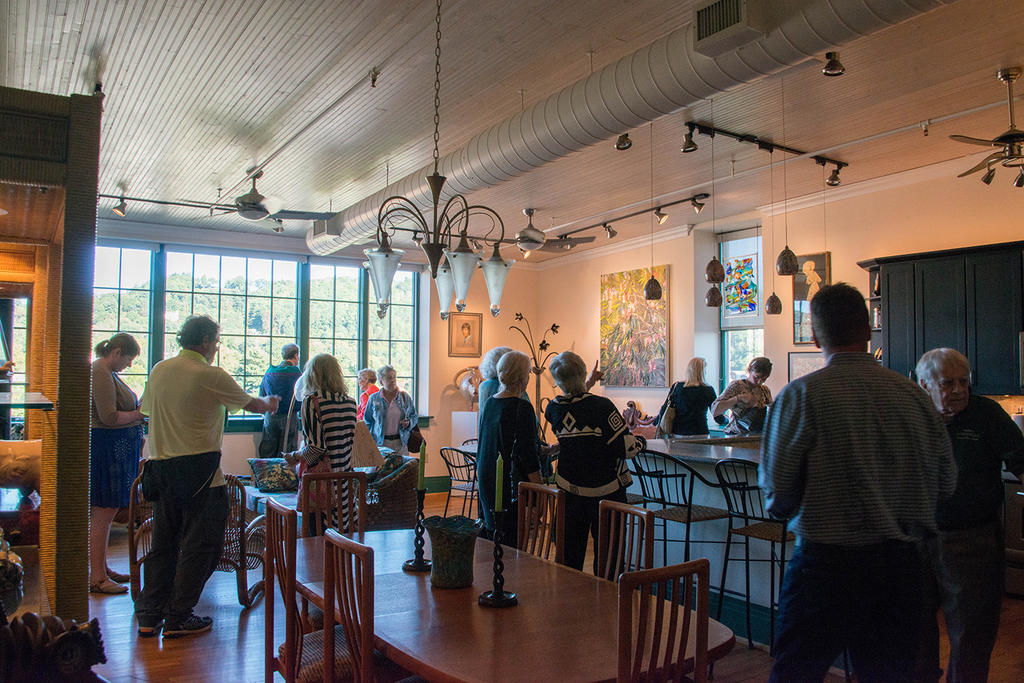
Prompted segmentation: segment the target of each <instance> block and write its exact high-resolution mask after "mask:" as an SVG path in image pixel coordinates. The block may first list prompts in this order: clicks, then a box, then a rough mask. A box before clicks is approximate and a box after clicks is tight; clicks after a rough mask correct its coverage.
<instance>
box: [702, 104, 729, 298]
mask: <svg viewBox="0 0 1024 683" xmlns="http://www.w3.org/2000/svg"><path fill="white" fill-rule="evenodd" d="M710 102H711V125H712V126H713V125H714V124H715V101H714V100H710ZM717 209H718V202H717V201H716V199H715V134H714V131H712V132H711V232H712V233H714V232H715V219H716V215H717V214H716V212H717ZM704 279H705V280H707V281H708V282H709V283H711V289H709V290H708V293H707V294H705V295H704V303H705V304H707V305H708V306H709V307H711V308H719V307H721V305H722V290H720V289H719V288H718V285H720V284H722V283H723V282H725V266H723V265H722V262H721V261H719V260H718V254H717V253H715V254H712V256H711V260H710V261H709V262H708V265H707V266H706V267H705V268H704Z"/></svg>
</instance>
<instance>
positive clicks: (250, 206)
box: [219, 171, 335, 223]
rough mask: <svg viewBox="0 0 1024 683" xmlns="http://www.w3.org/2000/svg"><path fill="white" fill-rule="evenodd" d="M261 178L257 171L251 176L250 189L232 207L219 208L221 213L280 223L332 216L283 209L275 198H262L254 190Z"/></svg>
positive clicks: (317, 219) (316, 219) (261, 175)
mask: <svg viewBox="0 0 1024 683" xmlns="http://www.w3.org/2000/svg"><path fill="white" fill-rule="evenodd" d="M262 177H263V171H257V172H256V173H255V174H254V175H253V176H252V189H250V190H249V191H248V192H246V193H245V194H243V195H241V196H238V197H235V205H234V207H233V208H232V207H230V206H221V207H219V208H223V209H224V211H223V213H231V212H237V213H238V215H239V216H241V217H242V218H245V219H248V220H250V221H259V220H263V219H264V218H270V219H272V220H276V221H278V222H279V223H280V221H325V220H328V219H329V218H331V217H332V216H334V215H335V214H334V213H331V212H327V211H292V210H290V209H285V208H283V206H282V202H281V200H280V199H278V198H277V197H264V196H263V195H262V194H260V193H259V191H258V190H257V189H256V181H257V180H259V179H260V178H262Z"/></svg>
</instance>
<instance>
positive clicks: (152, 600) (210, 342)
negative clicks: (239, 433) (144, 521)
mask: <svg viewBox="0 0 1024 683" xmlns="http://www.w3.org/2000/svg"><path fill="white" fill-rule="evenodd" d="M177 339H178V344H179V345H180V346H181V352H180V353H179V354H178V355H177V356H175V357H173V358H168V359H167V360H163V361H161V362H159V363H157V364H156V365H155V366H154V367H153V371H152V372H151V373H150V374H149V381H148V382H147V383H146V390H145V392H144V393H143V394H142V405H141V406H140V410H141V411H142V413H143V414H144V415H148V416H149V460H148V461H147V462H146V466H145V468H144V470H143V475H142V487H143V494H144V495H145V497H146V499H147V500H150V501H152V503H153V542H152V549H151V550H150V551H149V555H147V557H146V562H145V563H144V564H143V570H144V579H145V581H144V583H143V587H142V594H141V595H139V598H138V600H136V602H135V616H136V618H137V619H138V622H139V635H140V636H143V637H151V636H155V635H156V634H157V633H159V631H160V627H161V625H162V626H163V631H164V638H178V637H181V636H187V635H192V634H195V633H202V632H204V631H209V630H210V628H211V627H212V626H213V619H211V618H210V617H200V616H197V615H195V614H193V613H192V608H193V607H195V606H196V603H197V602H199V596H200V594H201V593H202V592H203V586H204V585H206V581H207V579H209V578H210V574H212V573H213V570H214V567H216V566H217V560H218V559H219V558H220V554H221V548H222V546H223V544H224V525H225V523H226V521H227V516H228V497H227V491H226V489H225V488H224V475H223V474H222V473H221V471H220V446H221V438H222V437H223V435H224V415H225V413H224V411H225V409H227V410H229V411H231V412H236V411H238V410H241V409H243V408H244V409H245V410H248V411H250V412H253V413H265V412H273V411H275V410H277V404H278V400H279V398H278V397H277V396H265V397H263V398H256V397H253V396H249V395H248V394H246V393H245V391H244V390H243V389H242V387H240V386H238V383H237V382H235V380H234V379H232V378H231V376H230V375H229V374H228V373H227V372H225V371H224V370H223V369H221V368H218V367H214V366H212V365H210V363H212V362H213V359H214V357H216V355H217V348H218V346H220V326H219V325H218V324H217V323H216V322H214V321H213V320H211V319H210V318H208V317H207V316H191V317H189V318H188V319H187V320H186V321H185V324H184V325H182V327H181V331H180V332H178V336H177Z"/></svg>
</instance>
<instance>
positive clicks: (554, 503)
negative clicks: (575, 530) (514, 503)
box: [517, 481, 565, 564]
mask: <svg viewBox="0 0 1024 683" xmlns="http://www.w3.org/2000/svg"><path fill="white" fill-rule="evenodd" d="M518 509H519V520H518V525H519V526H518V532H517V536H518V545H519V549H520V550H522V551H524V552H528V553H530V554H531V555H534V556H536V557H539V558H541V559H543V560H554V561H555V562H557V563H558V564H564V563H565V558H564V555H565V492H564V491H562V490H561V489H559V488H556V487H554V486H544V485H543V484H534V483H532V482H528V481H522V482H519V504H518ZM552 555H553V556H554V557H552Z"/></svg>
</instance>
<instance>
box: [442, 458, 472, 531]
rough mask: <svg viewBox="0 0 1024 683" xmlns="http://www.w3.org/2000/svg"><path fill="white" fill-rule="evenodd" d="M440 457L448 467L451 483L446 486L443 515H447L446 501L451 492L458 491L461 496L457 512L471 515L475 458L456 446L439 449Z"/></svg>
mask: <svg viewBox="0 0 1024 683" xmlns="http://www.w3.org/2000/svg"><path fill="white" fill-rule="evenodd" d="M441 459H442V460H444V466H445V467H446V468H447V469H448V477H449V479H451V485H450V486H449V487H448V497H447V498H445V500H444V516H445V517H447V516H448V503H449V502H451V499H452V493H458V495H460V496H461V497H462V507H461V509H460V510H461V511H460V513H459V514H462V515H466V513H467V507H468V513H469V514H468V516H472V515H473V501H474V500H475V499H476V458H475V457H473V456H472V455H470V454H469V453H466V452H464V451H460V450H459V449H458V448H451V447H445V448H442V449H441Z"/></svg>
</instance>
